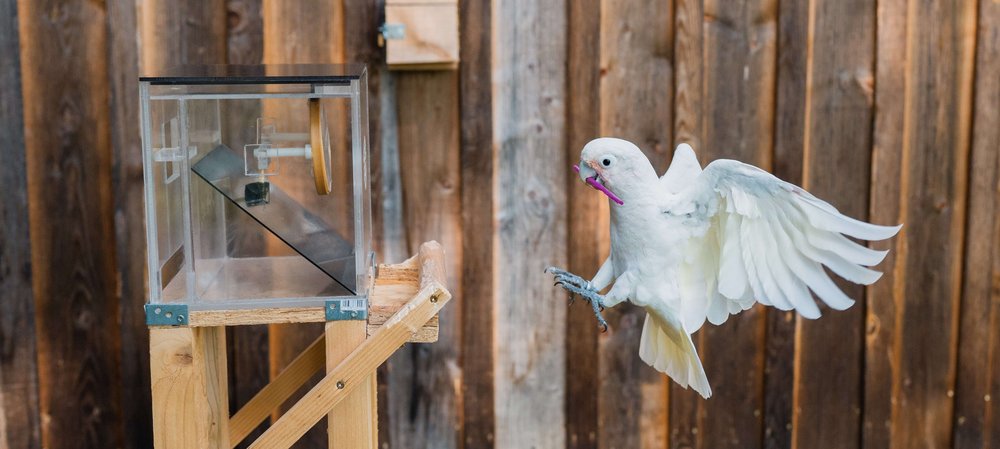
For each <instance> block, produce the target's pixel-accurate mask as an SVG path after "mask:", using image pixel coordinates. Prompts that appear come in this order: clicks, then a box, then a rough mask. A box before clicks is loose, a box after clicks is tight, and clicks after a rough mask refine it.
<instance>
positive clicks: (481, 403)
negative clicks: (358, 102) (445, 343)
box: [457, 0, 497, 448]
mask: <svg viewBox="0 0 1000 449" xmlns="http://www.w3.org/2000/svg"><path fill="white" fill-rule="evenodd" d="M492 6H493V2H492V1H488V2H485V1H477V0H463V1H462V2H461V3H460V4H459V14H460V16H459V40H460V44H459V46H460V59H461V61H462V62H461V64H460V66H459V115H460V117H459V120H460V123H461V134H460V139H461V147H460V150H459V151H460V153H459V156H460V158H461V179H462V183H461V184H462V188H461V191H462V224H461V225H462V229H468V230H477V231H476V232H465V233H463V235H462V300H463V303H462V307H461V316H460V317H457V318H459V319H460V320H461V334H462V341H461V366H462V392H461V398H462V410H461V413H462V415H461V416H462V423H461V424H462V436H461V439H460V440H459V441H460V442H461V445H464V447H468V448H489V447H492V446H493V443H494V441H495V432H496V416H495V414H494V411H495V404H496V403H495V395H494V391H493V382H494V380H493V359H494V356H493V344H494V342H493V329H494V326H495V325H494V321H495V319H496V316H495V315H494V314H493V310H494V307H495V301H496V300H497V297H496V294H495V292H494V290H493V279H494V271H495V266H494V261H493V258H494V249H493V241H494V239H493V236H494V233H495V232H496V227H495V226H496V221H495V219H496V216H495V214H494V210H493V198H494V195H495V191H494V188H495V187H494V183H493V182H492V180H493V176H494V174H495V173H496V165H495V156H496V151H495V147H494V146H493V90H492V89H491V85H492V72H493V61H492V56H493V53H492V47H491V46H492V42H493V33H492V31H490V32H487V31H486V30H492V28H491V20H492Z"/></svg>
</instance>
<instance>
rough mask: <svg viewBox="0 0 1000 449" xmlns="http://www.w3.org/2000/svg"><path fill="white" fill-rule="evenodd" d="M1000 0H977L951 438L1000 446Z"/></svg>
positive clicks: (966, 444) (960, 444) (958, 443)
mask: <svg viewBox="0 0 1000 449" xmlns="http://www.w3.org/2000/svg"><path fill="white" fill-rule="evenodd" d="M998 73H1000V3H997V2H993V1H980V2H979V19H978V30H977V43H976V75H975V76H976V80H975V83H976V84H975V93H976V98H975V104H974V108H975V109H974V111H973V122H972V150H971V154H970V161H969V166H970V167H971V168H970V171H969V176H970V179H969V206H968V219H967V220H968V223H967V225H966V230H967V231H966V232H967V235H966V237H965V255H964V258H965V267H966V268H965V271H964V273H963V280H962V306H961V318H960V321H959V324H960V326H959V329H960V330H959V336H958V341H959V343H958V351H959V352H958V368H957V370H958V374H957V376H958V377H957V385H956V387H955V421H954V436H953V440H952V444H953V445H954V447H956V448H979V447H984V448H1000V143H998V142H1000V77H998V76H997V74H998Z"/></svg>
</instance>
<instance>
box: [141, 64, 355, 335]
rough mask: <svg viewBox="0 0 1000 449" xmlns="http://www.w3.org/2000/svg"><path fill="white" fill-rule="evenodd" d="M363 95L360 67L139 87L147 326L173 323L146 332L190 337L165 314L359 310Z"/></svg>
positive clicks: (193, 76)
mask: <svg viewBox="0 0 1000 449" xmlns="http://www.w3.org/2000/svg"><path fill="white" fill-rule="evenodd" d="M366 84H367V75H366V71H365V68H364V66H360V65H358V66H334V65H294V66H188V67H178V68H175V69H170V70H167V71H165V72H164V73H162V74H158V75H155V76H147V77H143V78H140V99H141V127H142V139H143V149H142V150H143V164H144V165H143V167H144V174H145V176H144V186H145V187H144V188H145V200H146V235H147V244H148V246H147V249H148V269H149V304H150V305H151V306H153V307H152V308H153V310H154V311H155V314H154V315H156V316H153V317H152V318H153V319H152V321H156V320H155V318H157V316H159V315H160V313H161V312H163V310H167V311H168V317H169V318H171V319H175V320H176V322H175V323H166V322H160V323H152V324H187V323H185V322H183V321H184V319H185V318H183V317H182V318H176V317H174V316H173V315H172V314H169V311H170V310H190V311H192V312H193V311H229V310H234V311H235V310H248V309H282V308H302V307H316V306H323V305H324V304H326V303H328V301H330V300H333V299H341V300H343V299H347V300H350V299H359V300H364V299H367V297H368V293H369V288H370V286H371V283H372V276H373V275H374V254H373V253H372V248H371V204H370V203H371V200H370V191H369V185H370V182H369V167H368V165H369V161H368V151H369V148H368V147H369V143H368V117H367V115H368V113H367V111H368V107H367V85H366ZM348 303H350V301H347V302H342V304H348ZM174 306H182V307H183V309H175V308H173V307H174ZM175 313H177V312H175ZM150 316H151V312H150V307H147V317H150ZM161 318H162V316H161ZM282 320H287V318H286V319H280V320H279V319H276V320H275V321H282ZM148 321H149V319H148ZM251 321H253V322H269V321H270V320H269V319H267V318H261V319H259V320H251Z"/></svg>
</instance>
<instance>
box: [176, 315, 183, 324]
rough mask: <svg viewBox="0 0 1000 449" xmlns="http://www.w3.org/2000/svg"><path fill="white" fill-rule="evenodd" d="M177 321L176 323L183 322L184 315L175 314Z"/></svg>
mask: <svg viewBox="0 0 1000 449" xmlns="http://www.w3.org/2000/svg"><path fill="white" fill-rule="evenodd" d="M177 322H178V323H183V322H184V315H177Z"/></svg>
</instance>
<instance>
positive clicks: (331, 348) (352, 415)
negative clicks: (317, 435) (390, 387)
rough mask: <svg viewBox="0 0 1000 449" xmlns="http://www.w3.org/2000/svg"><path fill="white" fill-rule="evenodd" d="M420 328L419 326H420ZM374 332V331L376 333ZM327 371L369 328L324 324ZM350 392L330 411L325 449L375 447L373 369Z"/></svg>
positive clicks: (348, 323) (357, 322)
mask: <svg viewBox="0 0 1000 449" xmlns="http://www.w3.org/2000/svg"><path fill="white" fill-rule="evenodd" d="M419 327H422V326H419ZM376 333H377V331H376ZM324 335H325V338H326V370H327V372H332V371H333V370H334V369H336V368H337V365H339V364H340V362H341V361H343V360H344V359H346V358H347V357H348V356H349V355H351V352H353V351H354V349H356V348H357V347H358V346H361V344H362V343H364V342H365V339H366V338H367V337H368V325H367V323H365V322H364V321H362V320H347V321H329V322H327V323H326V332H324ZM359 382H360V384H361V385H358V386H357V387H356V388H355V389H354V390H353V391H351V392H350V393H348V394H347V395H346V397H345V398H344V399H343V400H342V401H341V402H340V404H337V406H335V407H333V408H332V409H331V410H330V413H329V415H328V416H327V439H328V441H329V442H330V444H329V446H328V447H331V448H333V447H345V448H346V447H350V448H358V449H365V448H368V449H375V448H376V447H378V442H377V441H376V440H377V438H378V411H377V410H376V409H375V407H376V406H377V405H378V400H377V399H376V398H375V393H376V385H375V370H372V371H371V373H369V374H368V376H365V377H363V378H361V379H359Z"/></svg>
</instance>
